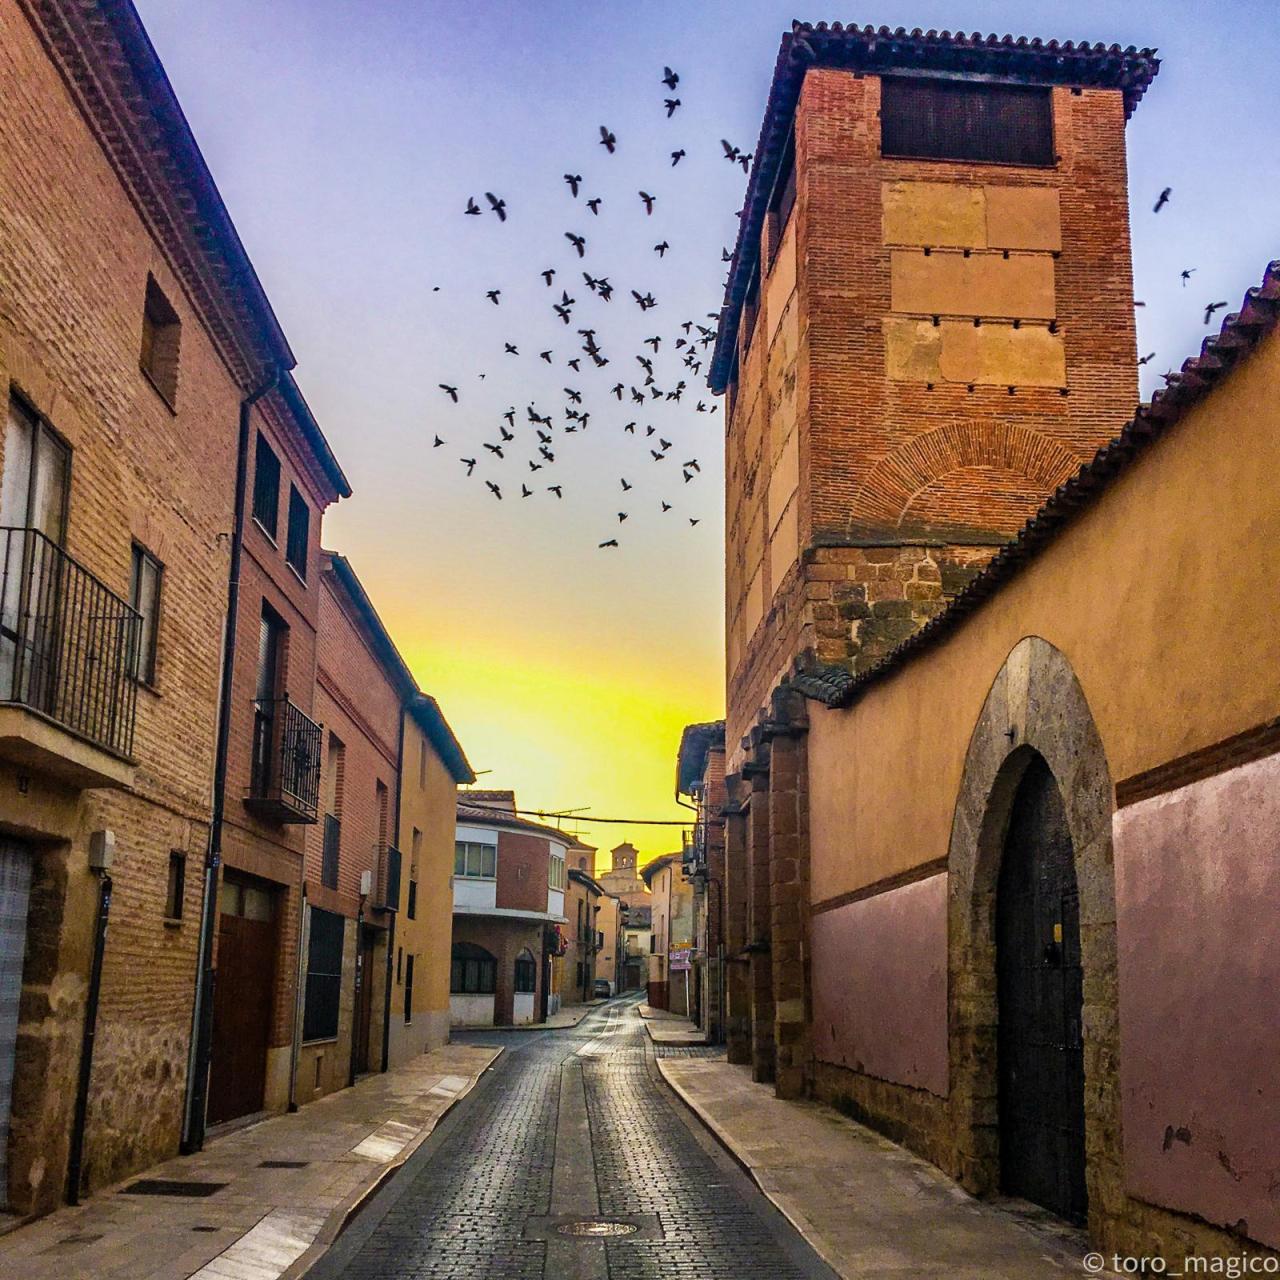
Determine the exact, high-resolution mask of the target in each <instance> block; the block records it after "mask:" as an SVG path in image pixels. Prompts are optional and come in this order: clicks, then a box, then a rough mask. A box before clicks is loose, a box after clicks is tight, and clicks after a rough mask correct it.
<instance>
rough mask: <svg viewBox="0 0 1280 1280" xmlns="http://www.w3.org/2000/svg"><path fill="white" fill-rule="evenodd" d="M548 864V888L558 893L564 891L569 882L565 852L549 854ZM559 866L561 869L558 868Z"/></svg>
mask: <svg viewBox="0 0 1280 1280" xmlns="http://www.w3.org/2000/svg"><path fill="white" fill-rule="evenodd" d="M548 859H549V860H548V865H547V888H548V889H552V890H554V891H555V892H556V893H564V891H565V886H566V885H567V884H568V871H567V869H566V864H565V856H564V854H563V853H552V854H549V855H548ZM557 866H559V871H558V872H557V870H556V868H557Z"/></svg>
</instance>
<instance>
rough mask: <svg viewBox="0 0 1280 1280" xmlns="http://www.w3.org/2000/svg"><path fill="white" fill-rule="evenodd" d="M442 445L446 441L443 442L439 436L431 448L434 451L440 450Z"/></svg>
mask: <svg viewBox="0 0 1280 1280" xmlns="http://www.w3.org/2000/svg"><path fill="white" fill-rule="evenodd" d="M442 444H444V441H443V440H441V439H440V437H439V436H436V438H435V439H434V440H433V441H432V442H431V447H432V448H433V449H438V448H439V447H440V446H441V445H442Z"/></svg>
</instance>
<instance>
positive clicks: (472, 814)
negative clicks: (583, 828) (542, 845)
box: [457, 793, 574, 847]
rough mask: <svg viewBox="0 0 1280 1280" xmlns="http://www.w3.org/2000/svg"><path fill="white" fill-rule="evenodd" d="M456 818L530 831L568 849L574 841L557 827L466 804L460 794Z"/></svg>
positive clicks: (507, 811)
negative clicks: (562, 844)
mask: <svg viewBox="0 0 1280 1280" xmlns="http://www.w3.org/2000/svg"><path fill="white" fill-rule="evenodd" d="M462 794H465V793H462ZM457 817H458V819H460V820H462V821H464V822H468V823H472V820H473V819H480V820H481V821H483V822H484V823H486V824H487V825H489V826H493V827H512V828H514V829H516V830H520V831H532V832H536V833H537V834H538V835H546V836H551V837H553V838H554V839H556V840H559V841H562V842H563V843H564V844H565V845H566V846H568V847H572V845H573V841H574V837H573V836H571V835H570V834H569V833H568V832H567V831H561V830H559V829H558V828H557V827H548V826H544V825H543V824H542V823H540V822H531V821H530V820H529V819H528V818H521V817H520V816H519V815H517V814H514V813H512V812H511V811H510V810H508V809H490V808H488V807H487V806H486V805H482V804H467V803H465V802H464V801H463V799H462V795H461V794H460V795H459V797H458V804H457ZM474 825H478V824H474Z"/></svg>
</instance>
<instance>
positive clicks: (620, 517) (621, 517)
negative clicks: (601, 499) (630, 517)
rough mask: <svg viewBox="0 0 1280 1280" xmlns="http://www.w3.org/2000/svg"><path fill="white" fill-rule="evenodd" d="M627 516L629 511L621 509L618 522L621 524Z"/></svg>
mask: <svg viewBox="0 0 1280 1280" xmlns="http://www.w3.org/2000/svg"><path fill="white" fill-rule="evenodd" d="M626 518H627V513H626V512H625V511H619V512H618V523H619V524H621V523H622V522H623V521H624V520H625V519H626Z"/></svg>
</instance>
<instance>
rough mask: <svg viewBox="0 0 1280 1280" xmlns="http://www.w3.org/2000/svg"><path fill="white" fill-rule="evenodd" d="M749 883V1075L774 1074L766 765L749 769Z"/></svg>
mask: <svg viewBox="0 0 1280 1280" xmlns="http://www.w3.org/2000/svg"><path fill="white" fill-rule="evenodd" d="M747 854H748V865H749V866H750V871H751V878H750V881H749V885H748V899H747V903H748V908H747V935H748V938H747V945H748V946H749V948H750V949H751V950H750V955H751V965H750V975H749V988H750V993H751V1015H750V1017H751V1078H752V1079H753V1080H756V1081H760V1082H769V1081H772V1080H773V1078H774V1065H775V1061H774V1043H773V956H772V942H773V937H772V935H773V915H772V910H771V904H770V900H769V773H768V765H767V764H762V765H756V766H755V767H754V768H753V769H752V777H751V799H750V802H749V804H748V807H747Z"/></svg>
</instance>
